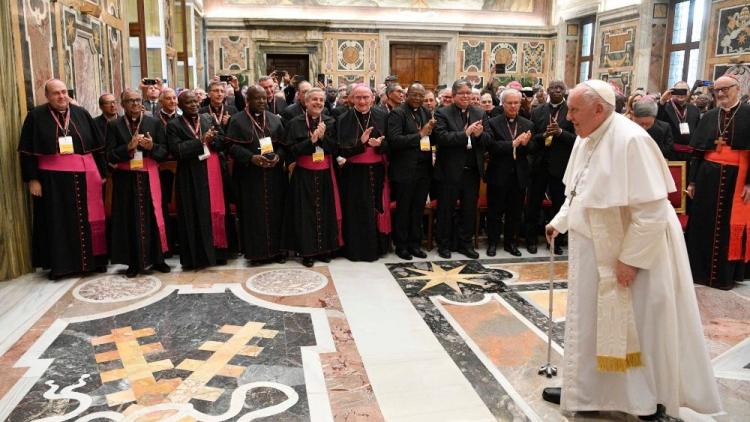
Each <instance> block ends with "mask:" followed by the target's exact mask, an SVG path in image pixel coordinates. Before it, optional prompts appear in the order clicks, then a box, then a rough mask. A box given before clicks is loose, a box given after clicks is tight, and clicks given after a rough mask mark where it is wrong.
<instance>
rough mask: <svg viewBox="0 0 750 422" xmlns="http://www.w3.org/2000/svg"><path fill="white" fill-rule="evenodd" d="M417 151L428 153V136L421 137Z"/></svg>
mask: <svg viewBox="0 0 750 422" xmlns="http://www.w3.org/2000/svg"><path fill="white" fill-rule="evenodd" d="M419 150H420V151H430V150H431V147H430V137H429V136H423V137H422V139H420V140H419Z"/></svg>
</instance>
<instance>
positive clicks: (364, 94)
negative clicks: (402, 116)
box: [328, 84, 391, 262]
mask: <svg viewBox="0 0 750 422" xmlns="http://www.w3.org/2000/svg"><path fill="white" fill-rule="evenodd" d="M348 98H349V100H350V101H351V103H352V107H351V108H350V109H349V111H347V112H344V113H343V114H342V115H340V116H339V118H338V119H337V120H336V123H335V124H334V125H333V126H332V127H331V128H330V130H329V133H328V135H329V136H330V137H331V139H332V140H333V141H335V142H336V144H337V145H338V151H339V156H341V157H344V158H345V159H346V162H345V164H344V166H343V167H342V168H341V180H340V181H339V182H340V183H339V184H340V186H341V212H342V225H343V236H344V251H343V254H344V256H346V257H347V258H348V259H349V260H351V261H370V262H372V261H376V260H377V259H378V258H380V257H381V256H383V255H384V254H385V253H387V252H388V246H389V236H390V233H391V210H390V194H389V191H388V178H387V173H386V161H387V160H386V155H385V150H386V144H385V142H384V140H385V119H386V116H387V113H386V112H385V111H384V110H382V109H379V108H378V107H373V103H374V98H373V95H372V91H371V90H370V88H369V87H368V86H366V85H364V84H357V85H356V86H355V87H354V88H353V89H352V90H351V92H350V95H349V96H348Z"/></svg>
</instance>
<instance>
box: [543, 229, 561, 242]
mask: <svg viewBox="0 0 750 422" xmlns="http://www.w3.org/2000/svg"><path fill="white" fill-rule="evenodd" d="M558 234H560V232H559V231H557V229H556V228H555V227H554V226H553V225H552V224H547V226H546V227H545V228H544V236H545V237H546V238H547V243H549V244H552V239H554V238H556V237H557V235H558Z"/></svg>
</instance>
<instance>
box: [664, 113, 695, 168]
mask: <svg viewBox="0 0 750 422" xmlns="http://www.w3.org/2000/svg"><path fill="white" fill-rule="evenodd" d="M683 111H684V116H683V118H682V119H680V117H679V116H678V115H677V110H675V107H674V104H672V102H671V101H670V102H668V103H666V104H664V105H661V104H659V114H657V115H656V118H657V119H659V120H661V121H663V122H666V123H668V124H669V127H670V128H671V129H672V139H673V140H674V143H675V144H679V145H685V146H687V145H690V140H691V139H692V136H693V134H694V133H695V130H696V129H697V128H698V122H699V121H700V119H701V113H700V111H699V110H698V107H696V106H694V105H692V104H690V103H686V104H685V108H684V109H683ZM680 122H686V123H687V124H688V127H689V128H690V134H689V135H682V134H681V133H680ZM681 149H683V148H681ZM673 157H674V159H675V160H682V161H690V158H691V154H690V153H689V152H686V151H682V152H677V151H675V153H674V155H673Z"/></svg>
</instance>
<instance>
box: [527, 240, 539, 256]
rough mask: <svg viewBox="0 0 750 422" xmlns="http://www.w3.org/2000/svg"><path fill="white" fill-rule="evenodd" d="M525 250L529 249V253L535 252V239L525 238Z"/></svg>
mask: <svg viewBox="0 0 750 422" xmlns="http://www.w3.org/2000/svg"><path fill="white" fill-rule="evenodd" d="M526 250H527V251H529V253H530V254H532V255H533V254H535V253H536V250H537V249H536V241H533V240H528V239H527V240H526Z"/></svg>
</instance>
